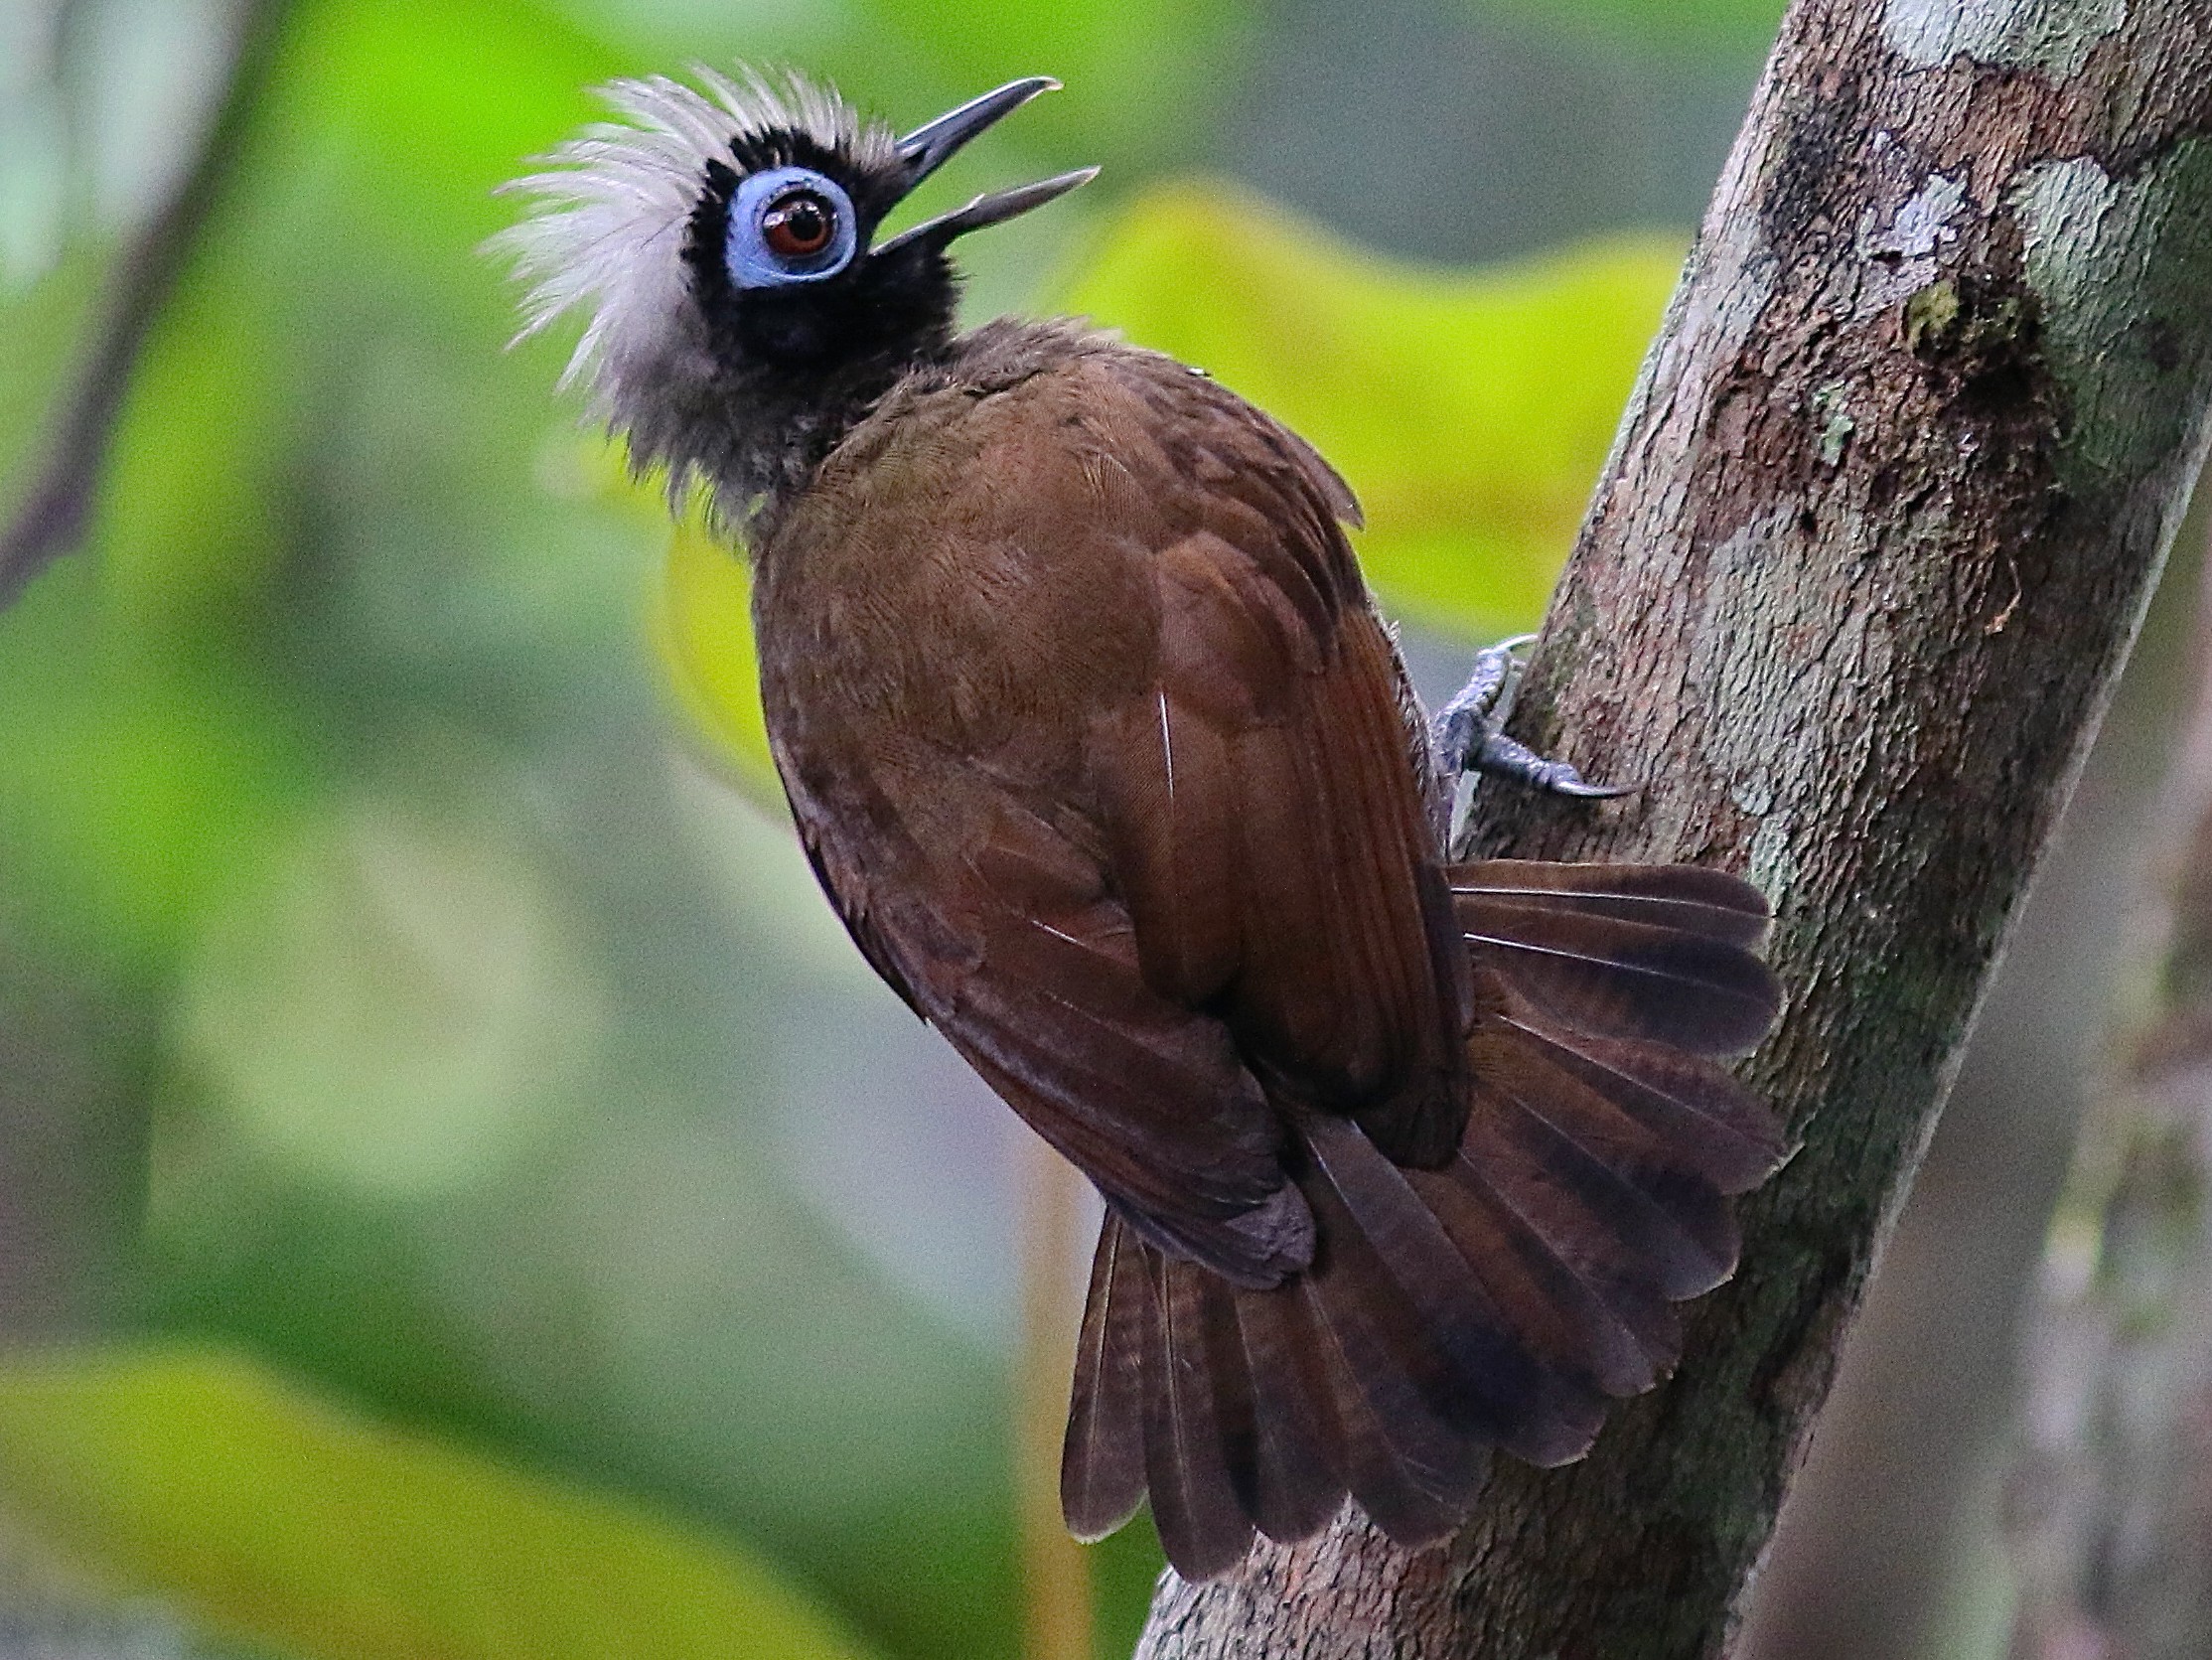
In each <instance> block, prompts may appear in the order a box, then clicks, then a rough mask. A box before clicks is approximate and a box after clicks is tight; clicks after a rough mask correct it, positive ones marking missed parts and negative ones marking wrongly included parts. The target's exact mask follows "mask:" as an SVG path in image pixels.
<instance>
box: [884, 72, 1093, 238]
mask: <svg viewBox="0 0 2212 1660" xmlns="http://www.w3.org/2000/svg"><path fill="white" fill-rule="evenodd" d="M1059 89H1060V82H1059V81H1057V80H1055V79H1053V78H1052V76H1051V75H1030V76H1029V77H1027V78H1026V79H1023V80H1009V81H1008V82H1007V83H1006V84H1005V85H1003V86H1001V87H999V88H998V89H997V90H996V91H994V92H985V93H984V94H983V95H982V96H981V97H979V98H971V99H969V100H968V101H967V102H966V103H963V104H961V105H960V106H959V108H958V109H956V110H954V111H952V112H951V113H950V114H946V115H940V116H939V117H938V118H937V119H936V120H934V121H931V122H928V123H927V124H925V125H923V126H919V127H916V128H915V129H914V130H913V131H912V132H910V133H908V134H907V135H906V137H904V138H902V139H900V140H899V159H900V160H901V161H903V162H905V163H906V167H907V180H906V188H907V189H908V190H909V191H911V190H913V189H914V187H915V186H917V185H919V184H920V183H921V182H922V181H923V180H924V179H927V178H928V177H929V176H930V175H931V174H933V173H935V172H936V171H937V170H938V169H939V168H941V167H943V166H944V165H945V164H946V163H947V162H948V161H950V160H952V158H953V156H954V155H955V153H957V152H958V151H959V149H960V147H961V146H962V145H964V144H966V142H967V141H968V140H969V139H971V138H973V137H974V136H975V135H976V134H978V133H980V132H982V131H983V130H984V129H985V128H986V127H991V126H995V125H997V123H998V122H999V121H1000V120H1001V119H1002V118H1003V117H1005V116H1008V115H1011V114H1012V113H1013V112H1014V111H1015V110H1017V109H1019V108H1020V107H1021V106H1022V105H1023V104H1025V103H1027V102H1028V101H1029V100H1030V99H1031V98H1033V97H1035V96H1036V95H1037V94H1038V93H1039V92H1056V91H1058V90H1059ZM1098 176H1099V170H1098V169H1097V168H1095V167H1081V168H1078V169H1076V171H1075V172H1073V173H1063V174H1060V175H1059V176H1058V177H1057V178H1052V179H1041V180H1039V181H1038V182H1037V183H1036V184H1034V185H1022V186H1020V187H1019V188H1017V189H1014V190H1004V191H998V192H996V193H994V194H992V195H989V196H978V197H977V198H975V200H974V201H972V202H970V203H969V204H968V205H967V206H966V207H964V208H956V209H955V210H954V211H953V212H952V213H949V214H941V215H939V216H938V217H937V218H936V219H933V220H929V221H927V222H926V223H924V224H921V225H918V226H915V227H914V228H913V229H911V230H903V231H901V232H900V233H899V234H898V235H896V236H894V237H892V238H891V239H890V240H889V241H888V242H885V243H883V244H882V245H881V246H880V247H878V248H877V249H876V250H875V251H876V253H879V254H883V253H889V252H890V251H891V250H892V249H894V248H898V247H902V246H904V245H905V244H907V243H908V242H913V241H917V240H919V239H921V238H922V237H925V236H928V237H932V238H934V239H936V240H937V241H939V242H941V243H942V242H949V241H951V240H952V239H953V238H954V237H955V236H962V235H965V234H966V233H967V232H968V231H970V230H980V229H982V228H983V227H984V226H988V225H999V224H1002V223H1003V222H1005V221H1007V220H1010V219H1012V218H1013V217H1014V216H1015V215H1016V214H1026V213H1028V212H1029V210H1030V209H1032V208H1042V207H1043V206H1044V205H1045V204H1046V203H1047V202H1051V201H1054V200H1055V199H1057V198H1059V197H1063V196H1066V195H1067V194H1068V192H1070V191H1072V190H1074V189H1075V188H1076V187H1077V186H1078V185H1087V184H1089V183H1090V182H1091V181H1092V180H1093V179H1096V178H1097V177H1098Z"/></svg>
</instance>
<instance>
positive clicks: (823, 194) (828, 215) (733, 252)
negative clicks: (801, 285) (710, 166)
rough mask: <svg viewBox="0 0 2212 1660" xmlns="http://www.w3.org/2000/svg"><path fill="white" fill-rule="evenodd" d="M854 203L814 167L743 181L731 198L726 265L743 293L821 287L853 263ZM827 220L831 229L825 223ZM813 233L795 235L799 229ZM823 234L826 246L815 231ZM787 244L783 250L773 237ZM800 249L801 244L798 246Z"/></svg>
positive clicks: (856, 233)
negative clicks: (795, 285) (798, 285)
mask: <svg viewBox="0 0 2212 1660" xmlns="http://www.w3.org/2000/svg"><path fill="white" fill-rule="evenodd" d="M856 217H857V216H855V215H854V213H853V211H852V198H851V197H849V196H847V195H846V194H845V193H844V191H843V190H842V189H841V188H839V186H838V185H837V183H836V181H835V180H833V179H829V178H825V177H824V176H823V175H821V174H819V173H816V172H815V171H814V170H813V169H812V168H811V167H777V168H771V169H770V170H769V171H768V172H766V173H756V174H754V175H753V176H752V177H750V178H748V179H746V180H745V181H743V182H742V183H741V184H739V186H738V187H737V189H736V191H735V192H734V193H732V195H731V197H730V223H729V230H728V233H727V235H726V236H725V238H724V242H723V251H722V261H723V264H724V265H725V266H726V267H727V268H728V270H729V273H730V282H731V284H732V285H733V286H735V287H738V288H782V287H785V286H786V285H788V284H791V283H795V282H819V281H821V280H822V279H823V278H824V277H833V276H835V275H836V274H837V273H838V272H839V271H841V270H843V269H844V268H845V267H846V266H847V265H849V264H851V263H852V256H853V253H854V251H855V250H856V249H857V248H858V246H859V243H860V235H859V229H858V227H857V226H856V224H855V220H856ZM824 220H826V222H827V223H826V225H824V224H823V223H822V222H823V221H824ZM795 224H796V225H800V226H803V227H804V228H805V229H806V230H807V231H808V232H809V234H806V235H803V236H797V237H795V236H793V235H792V234H790V231H791V228H792V226H794V225H795ZM817 230H818V231H821V232H823V234H821V235H820V236H819V242H820V245H819V246H818V247H815V248H809V247H807V246H806V245H805V244H806V243H807V242H810V241H812V240H815V239H816V238H815V236H814V235H813V234H812V232H815V231H817ZM772 237H774V238H776V239H777V240H780V241H782V242H784V243H785V244H786V245H787V250H786V251H779V250H778V248H777V247H776V246H775V245H774V243H773V242H772V240H771V238H772ZM794 244H796V245H794Z"/></svg>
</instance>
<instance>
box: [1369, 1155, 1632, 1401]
mask: <svg viewBox="0 0 2212 1660" xmlns="http://www.w3.org/2000/svg"><path fill="white" fill-rule="evenodd" d="M1409 1179H1410V1180H1411V1182H1412V1184H1413V1187H1414V1190H1415V1191H1416V1192H1418V1193H1419V1194H1420V1196H1421V1202H1422V1203H1423V1204H1425V1205H1427V1206H1428V1208H1429V1209H1430V1210H1431V1211H1433V1212H1434V1213H1435V1216H1436V1220H1437V1221H1438V1222H1439V1223H1441V1224H1442V1225H1443V1228H1444V1232H1446V1233H1447V1234H1449V1235H1451V1240H1452V1244H1454V1245H1455V1246H1457V1247H1458V1248H1459V1254H1460V1255H1461V1256H1462V1257H1464V1258H1465V1259H1466V1260H1467V1263H1468V1265H1469V1266H1470V1267H1471V1268H1473V1269H1474V1270H1475V1271H1476V1273H1477V1274H1478V1275H1479V1276H1480V1277H1481V1278H1482V1282H1483V1283H1484V1285H1485V1286H1486V1287H1487V1288H1488V1289H1489V1291H1490V1293H1491V1295H1492V1297H1493V1298H1495V1299H1496V1301H1497V1302H1498V1304H1499V1305H1500V1306H1501V1307H1502V1308H1503V1309H1505V1310H1506V1312H1507V1314H1508V1316H1509V1317H1510V1318H1511V1320H1512V1321H1513V1323H1514V1326H1515V1329H1516V1330H1517V1331H1518V1332H1519V1333H1520V1335H1521V1338H1522V1340H1523V1341H1524V1342H1526V1343H1527V1344H1528V1345H1529V1349H1530V1352H1531V1353H1532V1354H1534V1355H1536V1356H1537V1357H1538V1358H1539V1359H1540V1360H1542V1361H1543V1363H1544V1364H1545V1365H1546V1366H1548V1367H1549V1368H1550V1369H1551V1370H1552V1371H1554V1372H1556V1373H1558V1374H1559V1376H1561V1377H1562V1378H1566V1379H1569V1380H1572V1381H1573V1382H1575V1383H1578V1384H1580V1385H1581V1386H1582V1387H1584V1388H1585V1389H1589V1390H1594V1391H1595V1392H1597V1393H1598V1394H1600V1395H1605V1396H1610V1397H1612V1398H1614V1399H1616V1400H1617V1399H1621V1398H1624V1397H1627V1396H1630V1395H1640V1394H1642V1393H1643V1392H1644V1391H1645V1390H1647V1389H1649V1388H1651V1386H1652V1385H1653V1384H1654V1383H1656V1382H1657V1381H1658V1378H1659V1374H1658V1372H1657V1370H1656V1369H1655V1368H1654V1367H1653V1365H1652V1358H1651V1356H1650V1354H1648V1353H1647V1352H1646V1350H1645V1346H1644V1344H1643V1342H1642V1341H1641V1340H1640V1339H1639V1338H1638V1336H1637V1333H1636V1330H1635V1329H1634V1328H1633V1327H1632V1326H1631V1325H1630V1324H1628V1323H1627V1322H1625V1321H1624V1320H1623V1319H1622V1318H1621V1316H1620V1315H1619V1314H1617V1313H1616V1312H1614V1310H1613V1309H1612V1307H1611V1306H1609V1305H1608V1303H1607V1302H1606V1299H1605V1297H1604V1295H1603V1294H1602V1293H1601V1292H1600V1291H1599V1290H1598V1288H1597V1287H1596V1286H1594V1285H1592V1284H1591V1283H1589V1282H1588V1281H1586V1280H1584V1279H1583V1278H1582V1277H1581V1276H1580V1275H1578V1274H1577V1273H1576V1272H1575V1270H1574V1269H1573V1268H1572V1267H1571V1266H1570V1265H1569V1264H1567V1263H1566V1262H1564V1261H1562V1260H1561V1259H1560V1258H1559V1257H1558V1256H1557V1255H1555V1254H1554V1253H1553V1252H1552V1250H1551V1248H1550V1247H1549V1246H1548V1245H1547V1244H1546V1243H1545V1242H1544V1239H1543V1236H1541V1235H1540V1234H1538V1233H1537V1231H1536V1230H1535V1229H1534V1228H1532V1227H1531V1226H1530V1225H1529V1224H1528V1223H1527V1222H1526V1221H1524V1220H1523V1219H1522V1218H1521V1217H1520V1216H1519V1215H1517V1214H1516V1213H1515V1212H1514V1210H1513V1207H1512V1206H1510V1205H1508V1204H1507V1203H1506V1202H1505V1200H1503V1199H1502V1198H1500V1197H1499V1196H1498V1194H1497V1193H1496V1192H1495V1191H1494V1190H1493V1189H1492V1188H1491V1187H1490V1186H1489V1184H1488V1183H1487V1182H1485V1181H1483V1180H1482V1178H1481V1177H1480V1176H1479V1175H1478V1174H1476V1172H1475V1171H1474V1170H1473V1168H1472V1167H1471V1166H1467V1165H1459V1166H1457V1167H1456V1168H1454V1169H1452V1170H1449V1171H1436V1170H1416V1171H1414V1172H1412V1173H1411V1175H1410V1177H1409Z"/></svg>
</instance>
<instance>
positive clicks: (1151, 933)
mask: <svg viewBox="0 0 2212 1660" xmlns="http://www.w3.org/2000/svg"><path fill="white" fill-rule="evenodd" d="M1115 369H1116V370H1117V372H1118V375H1119V377H1120V379H1121V381H1122V383H1123V384H1124V385H1126V386H1127V387H1128V388H1129V389H1130V392H1131V394H1132V396H1133V397H1134V399H1135V401H1136V403H1137V405H1138V407H1139V408H1140V409H1141V411H1142V415H1141V421H1142V431H1143V434H1144V439H1145V445H1144V449H1143V451H1142V453H1143V454H1145V455H1146V456H1147V458H1148V459H1149V458H1151V457H1153V456H1155V455H1156V457H1157V459H1156V460H1155V461H1154V462H1153V465H1154V467H1155V468H1156V471H1157V475H1158V476H1157V477H1156V479H1155V480H1153V481H1152V483H1151V488H1152V490H1153V492H1154V493H1155V497H1156V499H1157V500H1158V501H1159V502H1160V504H1161V511H1160V513H1159V515H1158V519H1159V522H1160V523H1159V527H1158V528H1157V530H1156V531H1155V534H1154V539H1155V547H1154V550H1153V556H1152V561H1151V569H1152V574H1153V580H1154V583H1155V592H1156V602H1157V605H1158V615H1159V644H1158V661H1157V670H1156V674H1155V676H1154V677H1153V679H1152V681H1151V683H1150V684H1149V685H1147V686H1146V687H1144V688H1143V695H1142V696H1140V697H1138V698H1134V699H1130V700H1128V701H1126V702H1124V703H1122V704H1121V705H1120V706H1119V707H1117V708H1115V709H1113V710H1112V711H1110V712H1109V713H1108V714H1107V715H1106V717H1105V718H1103V719H1102V720H1101V721H1100V722H1099V723H1098V725H1097V729H1096V731H1095V735H1094V740H1093V745H1092V750H1091V757H1092V767H1093V774H1094V778H1095V779H1096V782H1097V786H1098V790H1099V798H1100V803H1101V809H1102V816H1103V822H1104V826H1105V829H1106V834H1107V842H1108V847H1109V849H1110V857H1111V869H1112V874H1113V880H1114V883H1115V887H1116V890H1117V891H1118V892H1119V893H1120V894H1121V895H1122V896H1123V897H1124V898H1125V900H1126V902H1127V904H1128V907H1129V911H1130V915H1131V917H1132V919H1133V921H1134V924H1135V928H1136V938H1137V949H1138V954H1139V957H1140V959H1141V961H1142V963H1143V965H1144V970H1145V974H1146V978H1147V979H1148V980H1149V981H1150V982H1151V983H1152V984H1154V985H1155V986H1156V987H1158V988H1159V989H1160V990H1161V991H1162V992H1163V993H1165V994H1167V995H1169V996H1171V997H1173V998H1175V999H1176V1000H1178V1001H1180V1002H1182V1003H1184V1004H1186V1005H1188V1006H1193V1007H1211V1008H1215V1009H1218V1010H1219V1011H1220V1013H1221V1014H1222V1016H1223V1018H1224V1019H1225V1020H1226V1021H1227V1022H1228V1024H1229V1025H1230V1027H1231V1029H1232V1030H1233V1031H1234V1032H1235V1033H1236V1036H1237V1040H1238V1043H1239V1046H1240V1048H1241V1049H1242V1051H1243V1053H1244V1054H1245V1055H1246V1057H1247V1058H1248V1061H1249V1062H1250V1064H1251V1065H1252V1066H1253V1069H1254V1071H1255V1072H1256V1073H1257V1074H1258V1076H1259V1077H1260V1078H1261V1079H1262V1080H1263V1082H1264V1083H1265V1084H1266V1086H1267V1088H1268V1091H1269V1093H1270V1095H1271V1096H1272V1097H1274V1098H1275V1100H1276V1102H1277V1104H1278V1106H1306V1107H1314V1108H1319V1109H1321V1110H1323V1111H1327V1112H1331V1113H1339V1114H1348V1115H1351V1116H1353V1117H1354V1118H1356V1119H1357V1120H1358V1121H1359V1123H1360V1124H1361V1125H1362V1126H1363V1128H1365V1129H1366V1130H1367V1131H1368V1132H1369V1133H1370V1134H1371V1135H1373V1136H1374V1137H1375V1139H1376V1141H1377V1144H1378V1145H1379V1146H1381V1147H1382V1148H1383V1149H1384V1150H1385V1151H1386V1152H1388V1153H1389V1154H1391V1156H1393V1157H1395V1158H1398V1159H1400V1160H1401V1161H1402V1162H1412V1163H1419V1164H1428V1165H1433V1164H1439V1163H1441V1162H1443V1160H1445V1159H1446V1158H1448V1157H1449V1156H1450V1153H1451V1149H1452V1148H1453V1147H1454V1146H1455V1145H1456V1144H1457V1141H1458V1134H1459V1129H1460V1126H1461V1124H1462V1123H1463V1121H1464V1114H1465V1106H1464V1102H1465V1058H1464V1049H1463V1044H1462V1038H1463V1036H1464V1034H1465V1031H1466V1026H1467V1021H1468V1018H1469V1007H1470V1005H1469V1000H1468V999H1469V995H1470V993H1469V990H1468V981H1467V974H1466V968H1465V962H1466V958H1465V952H1464V949H1463V948H1462V946H1461V945H1460V943H1459V939H1458V929H1457V927H1456V926H1455V925H1454V923H1453V920H1452V912H1451V899H1450V894H1449V890H1448V884H1447V883H1446V882H1445V880H1444V878H1443V875H1442V873H1441V870H1440V869H1439V867H1438V863H1437V859H1436V856H1435V850H1434V847H1433V843H1432V841H1431V838H1430V830H1429V827H1428V822H1427V816H1426V806H1425V804H1426V778H1425V761H1423V762H1422V763H1421V768H1420V770H1416V767H1415V764H1414V747H1413V743H1412V740H1411V737H1410V734H1409V733H1408V730H1407V727H1406V723H1405V718H1404V710H1405V707H1406V701H1407V700H1406V697H1405V694H1404V692H1403V689H1402V675H1401V669H1400V667H1399V663H1398V657H1397V653H1396V650H1395V649H1394V647H1393V646H1392V644H1391V641H1390V638H1389V636H1388V635H1387V634H1386V633H1385V631H1384V629H1383V626H1382V624H1381V623H1380V622H1379V621H1378V620H1377V618H1376V616H1375V613H1374V610H1373V608H1372V607H1371V605H1370V603H1369V601H1368V597H1367V592H1366V589H1365V587H1364V585H1363V584H1362V583H1361V580H1360V577H1359V574H1358V569H1357V566H1356V565H1355V564H1354V562H1353V559H1352V554H1351V549H1350V548H1349V547H1348V546H1347V545H1346V543H1345V540H1344V535H1343V531H1342V530H1341V528H1339V525H1338V519H1339V517H1340V516H1345V515H1349V514H1350V512H1351V511H1352V509H1351V504H1350V497H1349V495H1348V494H1347V493H1346V492H1345V490H1344V487H1343V485H1342V483H1341V481H1339V480H1338V479H1337V478H1336V476H1335V475H1334V474H1333V473H1331V472H1329V471H1328V469H1327V468H1326V466H1325V465H1324V464H1323V463H1322V462H1321V461H1320V460H1319V458H1318V457H1317V456H1315V455H1314V454H1313V452H1312V451H1311V450H1310V449H1308V448H1307V447H1306V446H1305V445H1303V444H1302V443H1301V442H1299V441H1298V440H1296V439H1294V438H1292V437H1291V436H1290V435H1289V434H1287V433H1286V432H1284V431H1283V430H1282V429H1281V428H1279V427H1277V426H1276V425H1275V424H1274V423H1273V422H1272V421H1270V420H1268V419H1267V418H1266V417H1265V416H1264V415H1261V414H1260V413H1259V412H1258V411H1257V410H1254V409H1253V408H1252V407H1251V406H1250V405H1249V404H1246V403H1244V402H1243V401H1242V400H1241V399H1238V398H1236V397H1235V396H1233V395H1232V394H1230V393H1229V392H1227V391H1225V390H1223V389H1222V388H1221V387H1219V386H1217V385H1215V384H1214V383H1213V382H1211V381H1209V380H1206V379H1204V378H1203V377H1197V376H1193V375H1192V374H1190V373H1189V372H1188V371H1186V370H1183V369H1181V368H1179V367H1178V366H1175V365H1172V364H1169V363H1167V362H1166V361H1165V360H1160V359H1153V358H1149V357H1135V356H1131V357H1129V358H1125V359H1121V360H1117V361H1116V363H1115Z"/></svg>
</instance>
